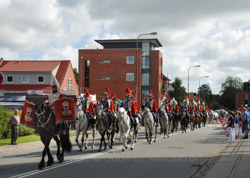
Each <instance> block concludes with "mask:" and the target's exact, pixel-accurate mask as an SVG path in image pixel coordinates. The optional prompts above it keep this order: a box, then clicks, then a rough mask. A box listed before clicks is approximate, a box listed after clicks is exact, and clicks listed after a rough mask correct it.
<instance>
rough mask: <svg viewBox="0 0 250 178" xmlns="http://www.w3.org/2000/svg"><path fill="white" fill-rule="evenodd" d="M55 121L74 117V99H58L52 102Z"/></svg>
mask: <svg viewBox="0 0 250 178" xmlns="http://www.w3.org/2000/svg"><path fill="white" fill-rule="evenodd" d="M53 106H54V109H55V114H56V122H61V121H64V120H72V119H75V101H74V100H73V99H69V98H62V99H58V100H56V101H55V102H54V103H53Z"/></svg>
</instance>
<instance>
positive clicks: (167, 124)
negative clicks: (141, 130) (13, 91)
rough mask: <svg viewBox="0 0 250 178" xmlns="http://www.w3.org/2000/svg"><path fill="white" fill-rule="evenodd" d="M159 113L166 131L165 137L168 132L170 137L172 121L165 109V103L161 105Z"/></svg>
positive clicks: (163, 128) (162, 127) (163, 129)
mask: <svg viewBox="0 0 250 178" xmlns="http://www.w3.org/2000/svg"><path fill="white" fill-rule="evenodd" d="M159 115H160V124H161V129H162V131H163V132H164V138H166V134H167V137H168V138H169V134H170V122H169V118H168V114H167V112H166V110H165V105H164V104H163V105H161V107H160V109H159Z"/></svg>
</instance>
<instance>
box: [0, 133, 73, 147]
mask: <svg viewBox="0 0 250 178" xmlns="http://www.w3.org/2000/svg"><path fill="white" fill-rule="evenodd" d="M75 135H76V133H75V132H70V136H75ZM35 141H40V136H39V135H28V136H23V137H18V138H17V143H28V142H35ZM9 144H10V138H8V139H0V146H3V145H9Z"/></svg>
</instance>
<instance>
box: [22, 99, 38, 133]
mask: <svg viewBox="0 0 250 178" xmlns="http://www.w3.org/2000/svg"><path fill="white" fill-rule="evenodd" d="M35 110H36V106H35V104H34V103H31V102H28V101H25V103H24V106H23V111H22V116H21V120H20V123H21V124H23V125H26V126H27V127H31V128H35V124H34V116H35Z"/></svg>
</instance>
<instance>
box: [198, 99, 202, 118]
mask: <svg viewBox="0 0 250 178" xmlns="http://www.w3.org/2000/svg"><path fill="white" fill-rule="evenodd" d="M197 107H198V110H199V114H200V116H201V118H202V116H203V113H202V111H203V108H202V105H201V102H200V100H198V106H197Z"/></svg>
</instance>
